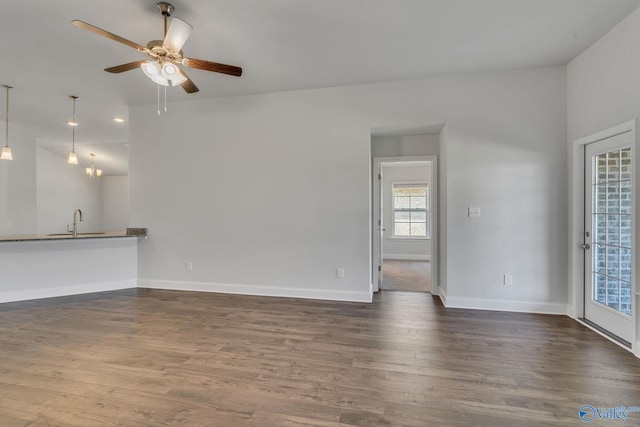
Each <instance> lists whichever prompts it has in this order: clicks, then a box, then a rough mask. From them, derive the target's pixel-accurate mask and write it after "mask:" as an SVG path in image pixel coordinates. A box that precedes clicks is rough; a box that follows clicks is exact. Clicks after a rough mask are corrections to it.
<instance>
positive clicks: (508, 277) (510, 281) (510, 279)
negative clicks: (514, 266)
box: [502, 274, 513, 286]
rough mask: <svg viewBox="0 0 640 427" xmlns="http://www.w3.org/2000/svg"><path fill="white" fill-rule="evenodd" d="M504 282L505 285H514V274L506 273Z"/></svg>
mask: <svg viewBox="0 0 640 427" xmlns="http://www.w3.org/2000/svg"><path fill="white" fill-rule="evenodd" d="M502 284H503V285H505V286H509V285H513V276H512V275H511V274H505V275H504V277H503V279H502Z"/></svg>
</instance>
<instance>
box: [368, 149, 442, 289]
mask: <svg viewBox="0 0 640 427" xmlns="http://www.w3.org/2000/svg"><path fill="white" fill-rule="evenodd" d="M406 162H431V177H430V178H431V182H430V184H429V185H430V186H429V202H430V205H429V213H430V215H431V295H434V296H437V295H438V259H439V257H438V252H439V250H440V249H439V245H438V156H400V157H374V158H373V165H372V168H371V188H372V192H373V195H372V196H373V197H372V201H373V203H372V206H371V219H372V221H371V227H372V229H371V230H372V233H371V236H372V242H371V245H372V257H371V278H372V280H371V281H372V288H373V292H378V291H379V290H380V288H379V286H378V260H379V259H380V258H381V255H382V254H381V250H380V249H381V248H380V244H379V243H378V242H377V240H378V235H379V232H378V220H379V219H380V216H381V215H380V212H381V210H382V203H381V200H380V191H381V188H380V184H381V182H380V180H379V179H378V175H379V174H380V170H381V167H382V164H383V163H406Z"/></svg>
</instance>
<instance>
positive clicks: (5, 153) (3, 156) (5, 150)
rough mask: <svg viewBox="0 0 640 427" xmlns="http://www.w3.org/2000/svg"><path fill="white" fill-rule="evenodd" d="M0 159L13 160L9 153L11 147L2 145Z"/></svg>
mask: <svg viewBox="0 0 640 427" xmlns="http://www.w3.org/2000/svg"><path fill="white" fill-rule="evenodd" d="M0 160H13V156H12V155H11V147H7V146H4V147H2V154H0Z"/></svg>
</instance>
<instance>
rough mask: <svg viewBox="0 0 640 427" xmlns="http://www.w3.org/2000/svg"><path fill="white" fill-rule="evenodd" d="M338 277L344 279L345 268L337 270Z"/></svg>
mask: <svg viewBox="0 0 640 427" xmlns="http://www.w3.org/2000/svg"><path fill="white" fill-rule="evenodd" d="M336 277H337V278H339V279H343V278H344V268H337V269H336Z"/></svg>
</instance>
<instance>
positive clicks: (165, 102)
mask: <svg viewBox="0 0 640 427" xmlns="http://www.w3.org/2000/svg"><path fill="white" fill-rule="evenodd" d="M164 113H165V114H167V87H166V86H165V87H164Z"/></svg>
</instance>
